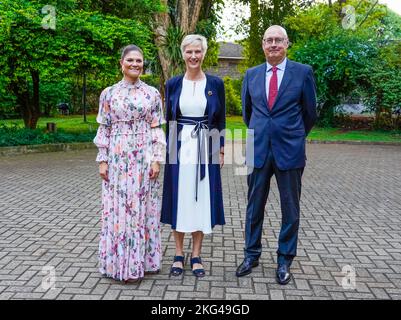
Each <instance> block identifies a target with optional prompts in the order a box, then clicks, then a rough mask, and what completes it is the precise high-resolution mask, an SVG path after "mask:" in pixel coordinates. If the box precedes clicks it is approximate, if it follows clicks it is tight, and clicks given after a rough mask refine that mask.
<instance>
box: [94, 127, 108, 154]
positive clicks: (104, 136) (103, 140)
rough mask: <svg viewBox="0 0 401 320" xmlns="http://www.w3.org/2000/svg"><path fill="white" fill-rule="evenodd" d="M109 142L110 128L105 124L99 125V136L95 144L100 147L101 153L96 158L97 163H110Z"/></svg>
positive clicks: (97, 135)
mask: <svg viewBox="0 0 401 320" xmlns="http://www.w3.org/2000/svg"><path fill="white" fill-rule="evenodd" d="M109 141H110V127H108V126H105V125H104V124H101V125H99V128H98V129H97V134H96V137H95V139H93V143H94V144H95V145H96V146H97V147H98V149H99V152H98V154H97V157H96V162H102V161H106V162H107V161H108V154H109Z"/></svg>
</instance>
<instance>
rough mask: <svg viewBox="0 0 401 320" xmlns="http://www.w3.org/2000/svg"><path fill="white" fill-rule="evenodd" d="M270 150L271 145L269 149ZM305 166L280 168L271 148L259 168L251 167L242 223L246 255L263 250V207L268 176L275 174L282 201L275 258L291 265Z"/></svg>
mask: <svg viewBox="0 0 401 320" xmlns="http://www.w3.org/2000/svg"><path fill="white" fill-rule="evenodd" d="M270 150H271V149H270ZM303 170H304V168H299V169H291V170H279V169H278V168H277V166H276V163H275V161H274V157H273V154H272V152H271V151H270V152H269V154H268V156H267V159H266V161H265V164H264V166H263V167H262V168H253V171H252V173H251V174H249V175H248V206H247V209H246V224H245V257H246V258H250V259H252V260H257V259H259V257H260V255H261V253H262V244H261V238H262V229H263V218H264V209H265V206H266V201H267V197H268V195H269V190H270V180H271V177H272V176H273V174H274V175H275V177H276V181H277V185H278V189H279V193H280V203H281V230H280V235H279V241H278V250H277V262H278V263H285V264H287V265H288V266H290V265H291V262H292V260H293V258H294V257H295V256H296V253H297V242H298V228H299V200H300V197H301V178H302V173H303Z"/></svg>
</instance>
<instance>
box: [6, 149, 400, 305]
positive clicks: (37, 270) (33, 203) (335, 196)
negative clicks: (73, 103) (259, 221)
mask: <svg viewBox="0 0 401 320" xmlns="http://www.w3.org/2000/svg"><path fill="white" fill-rule="evenodd" d="M95 152H96V151H95V150H84V151H80V152H66V153H65V152H54V153H47V154H31V155H26V156H15V157H8V158H7V157H3V158H0V176H1V183H0V219H1V220H0V299H191V298H196V299H227V300H229V299H401V228H400V225H401V196H400V194H401V148H400V147H396V146H358V145H308V158H309V161H308V167H307V169H306V171H305V174H304V188H303V195H302V218H301V219H302V220H301V229H300V234H299V236H300V237H299V238H300V241H299V250H298V257H297V258H296V260H295V261H294V263H293V267H292V271H293V273H294V276H295V281H293V282H291V283H290V284H288V285H287V286H284V287H281V286H279V285H277V284H276V283H275V281H274V270H275V259H276V257H275V250H276V244H277V235H278V231H279V224H280V218H279V217H280V206H279V202H278V193H277V187H276V184H275V183H273V186H272V188H273V190H272V192H271V194H270V197H269V202H268V204H267V206H266V218H265V228H264V234H263V247H264V252H263V254H262V257H261V265H260V266H259V267H257V268H255V269H254V271H253V273H252V274H251V275H250V276H247V277H243V278H239V279H238V278H236V277H235V269H236V266H237V264H238V263H240V262H241V261H242V257H243V256H242V249H243V229H244V213H245V206H246V201H245V196H246V191H247V187H246V180H245V177H244V176H238V175H235V174H234V170H235V168H234V167H233V166H232V165H227V166H225V168H224V170H223V189H224V205H225V208H226V220H227V225H226V226H224V227H216V229H215V230H214V233H213V235H211V236H206V237H205V241H204V249H203V259H204V264H205V268H206V271H207V277H205V278H203V279H195V277H194V276H193V275H192V274H191V272H190V270H189V266H188V265H187V266H186V269H187V271H186V273H185V275H184V276H182V277H179V278H178V279H172V278H171V279H170V278H169V277H168V271H169V268H170V260H171V258H172V256H173V254H174V244H173V239H172V236H171V235H170V230H169V228H168V227H163V248H164V256H165V259H164V261H163V268H162V271H161V273H159V274H156V275H149V276H148V277H147V278H146V279H145V280H143V281H141V282H140V283H139V284H127V285H124V284H120V283H118V282H116V281H113V280H109V279H106V278H102V277H101V276H100V275H99V273H98V272H97V267H96V266H97V246H98V243H97V242H98V232H99V228H100V224H99V217H100V214H99V207H100V181H99V179H98V176H97V166H96V164H95V163H94V157H95ZM185 244H186V246H185V248H187V257H186V258H187V259H186V261H187V262H188V259H189V258H188V255H189V250H188V248H189V246H190V242H189V237H188V236H187V237H186V240H185ZM346 265H350V266H352V267H354V268H355V271H356V288H355V289H352V288H349V289H346V288H343V287H342V286H341V284H342V283H343V281H344V280H343V279H344V276H345V273H342V268H343V267H344V266H346ZM44 267H49V268H52V267H53V268H54V269H53V272H55V275H56V282H55V284H54V285H55V288H52V289H46V288H47V287H48V286H50V285H51V284H52V283H51V282H49V281H50V280H48V281H47V280H46V279H48V275H49V274H50V272H51V271H50V272H47V273H45V272H43V270H44V269H43V268H44ZM344 283H345V284H346V285H347V284H348V285H349V284H350V283H351V285H352V282H344ZM46 286H47V287H46Z"/></svg>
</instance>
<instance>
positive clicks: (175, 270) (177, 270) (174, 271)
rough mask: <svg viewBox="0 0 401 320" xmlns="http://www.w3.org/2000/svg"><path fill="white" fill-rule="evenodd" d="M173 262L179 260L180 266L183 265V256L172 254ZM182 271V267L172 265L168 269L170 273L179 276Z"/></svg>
mask: <svg viewBox="0 0 401 320" xmlns="http://www.w3.org/2000/svg"><path fill="white" fill-rule="evenodd" d="M174 262H181V263H182V266H184V257H183V256H174V261H173V264H174ZM183 271H184V269H183V268H180V267H173V266H172V267H171V269H170V275H173V276H179V275H181V274H182V272H183Z"/></svg>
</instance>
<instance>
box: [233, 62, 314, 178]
mask: <svg viewBox="0 0 401 320" xmlns="http://www.w3.org/2000/svg"><path fill="white" fill-rule="evenodd" d="M266 68H267V65H266V63H263V64H261V65H259V66H256V67H253V68H251V69H248V70H247V72H246V74H245V78H244V81H243V84H242V94H241V98H242V116H243V119H244V122H245V124H246V126H247V127H248V129H250V130H248V137H247V155H246V161H247V164H248V165H250V166H254V167H255V168H261V167H263V165H264V163H265V161H266V157H267V155H268V153H269V150H270V149H271V151H272V153H273V156H274V160H275V162H276V165H277V167H278V168H279V169H280V170H290V169H296V168H303V167H305V160H306V156H305V138H306V136H307V135H308V133H309V132H310V130H311V129H312V127H313V125H314V124H315V122H316V119H317V113H316V84H315V79H314V76H313V70H312V68H311V67H310V66H308V65H304V64H300V63H297V62H294V61H291V60H289V59H287V64H286V68H285V71H284V76H283V79H282V81H281V85H280V87H279V91H278V94H277V97H276V100H275V102H274V104H273V107H272V110H271V111H270V110H269V108H268V103H267V93H266ZM251 139H253V141H254V143H253V149H252V148H251V146H252V143H251ZM252 156H253V159H252Z"/></svg>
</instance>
